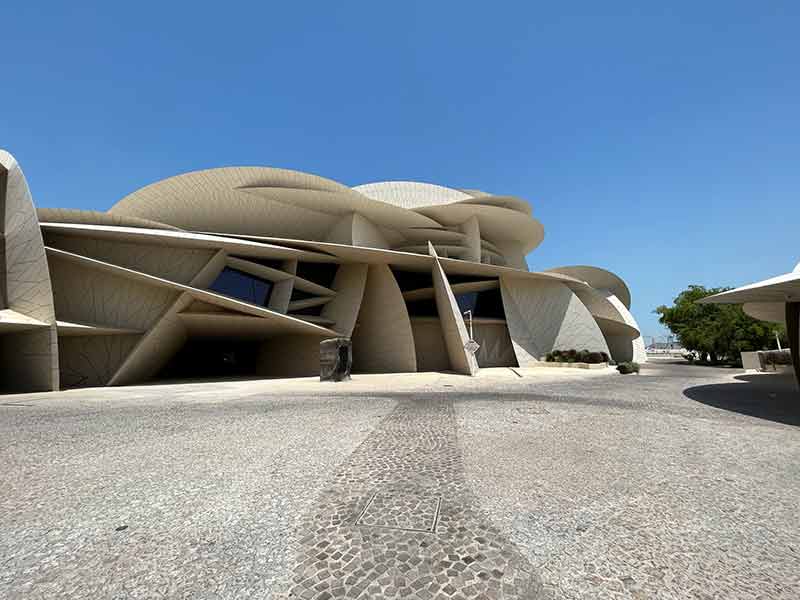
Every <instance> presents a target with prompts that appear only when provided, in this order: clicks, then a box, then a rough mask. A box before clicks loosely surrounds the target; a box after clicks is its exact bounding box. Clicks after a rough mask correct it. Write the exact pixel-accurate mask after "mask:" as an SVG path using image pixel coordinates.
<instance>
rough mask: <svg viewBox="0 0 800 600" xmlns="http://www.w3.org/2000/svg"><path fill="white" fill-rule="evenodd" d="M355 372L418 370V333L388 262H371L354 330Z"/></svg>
mask: <svg viewBox="0 0 800 600" xmlns="http://www.w3.org/2000/svg"><path fill="white" fill-rule="evenodd" d="M352 339H353V372H356V373H357V372H360V373H407V372H414V371H416V370H417V356H416V352H415V350H414V334H413V332H412V330H411V321H410V319H409V317H408V310H407V309H406V303H405V300H403V295H402V293H401V292H400V287H399V286H398V285H397V281H396V280H395V278H394V275H393V274H392V271H391V270H390V269H389V267H388V266H387V265H370V266H369V272H368V273H367V283H366V286H365V289H364V298H363V300H362V302H361V310H360V312H359V314H358V321H357V322H356V325H355V330H354V331H353V336H352Z"/></svg>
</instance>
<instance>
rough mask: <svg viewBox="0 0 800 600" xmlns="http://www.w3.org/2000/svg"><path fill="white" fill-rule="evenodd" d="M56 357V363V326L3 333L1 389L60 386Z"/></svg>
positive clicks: (36, 389) (30, 390) (40, 388)
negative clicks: (54, 367)
mask: <svg viewBox="0 0 800 600" xmlns="http://www.w3.org/2000/svg"><path fill="white" fill-rule="evenodd" d="M53 357H55V366H56V367H57V366H58V362H57V361H58V340H57V335H56V331H55V327H54V326H47V327H45V328H40V329H35V330H29V331H19V332H12V333H4V334H3V335H0V393H9V392H39V391H42V392H46V391H51V390H57V389H58V372H57V371H55V372H54V371H53V362H54V359H53ZM53 378H55V380H53Z"/></svg>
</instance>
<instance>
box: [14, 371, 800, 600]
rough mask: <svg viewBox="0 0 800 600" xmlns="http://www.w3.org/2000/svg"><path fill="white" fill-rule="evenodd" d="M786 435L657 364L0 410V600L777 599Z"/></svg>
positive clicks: (741, 391)
mask: <svg viewBox="0 0 800 600" xmlns="http://www.w3.org/2000/svg"><path fill="white" fill-rule="evenodd" d="M520 375H521V376H520ZM390 383H391V389H392V390H393V392H392V394H386V393H383V392H382V391H381V390H384V389H389V384H390ZM395 390H396V391H395ZM798 425H800V395H798V394H797V392H796V389H795V388H794V384H793V382H792V381H791V378H788V377H780V376H745V375H743V374H742V372H741V371H734V370H723V369H710V368H702V367H690V366H688V365H669V364H667V365H658V364H656V365H647V366H645V367H644V369H643V371H642V374H641V375H639V376H634V375H631V376H627V377H623V376H620V375H617V374H615V373H613V372H611V371H601V372H597V371H578V370H575V371H570V370H567V369H558V370H552V371H551V370H549V369H530V370H527V369H518V370H517V372H516V373H515V372H513V371H511V370H510V369H485V370H482V371H481V372H480V374H479V376H478V377H477V378H474V379H473V378H466V377H463V376H456V375H445V374H417V375H392V376H385V375H377V376H360V377H359V376H356V377H355V378H354V380H353V381H352V382H351V383H348V384H331V383H326V384H322V383H319V382H318V381H315V380H313V379H300V380H292V381H264V380H261V381H231V382H217V383H201V384H198V383H194V384H175V385H159V386H139V387H130V388H120V389H90V390H73V391H69V392H61V393H56V394H28V395H14V396H2V397H0V489H2V494H0V597H3V598H161V597H163V598H175V597H177V598H273V597H275V598H296V597H300V598H336V597H360V598H373V597H377V598H380V597H406V598H470V597H475V598H484V597H488V598H491V597H498V598H535V597H545V598H564V599H568V598H569V599H571V598H576V599H577V598H587V599H588V598H726V599H727V598H797V597H798V596H800V575H799V574H800V526H798V524H797V514H798V505H799V504H800V501H798V498H800V467H798V463H799V460H798V459H800V436H798V433H799V431H798ZM488 563H492V565H491V568H489V564H488ZM348 582H349V583H348ZM292 594H294V595H292ZM359 594H361V595H359Z"/></svg>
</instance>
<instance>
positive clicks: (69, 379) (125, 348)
mask: <svg viewBox="0 0 800 600" xmlns="http://www.w3.org/2000/svg"><path fill="white" fill-rule="evenodd" d="M141 337H142V336H141V335H103V336H70V337H62V338H61V340H60V343H59V348H58V349H59V363H60V365H61V369H60V370H61V387H63V388H72V387H87V386H91V387H95V386H102V385H106V384H107V383H108V382H109V380H110V379H111V377H112V376H113V375H114V373H116V372H117V370H118V369H119V367H120V365H121V364H122V362H123V361H124V360H125V358H126V357H127V356H128V355H129V354H130V353H131V351H132V350H133V348H134V346H136V344H137V343H138V342H139V340H140V339H141Z"/></svg>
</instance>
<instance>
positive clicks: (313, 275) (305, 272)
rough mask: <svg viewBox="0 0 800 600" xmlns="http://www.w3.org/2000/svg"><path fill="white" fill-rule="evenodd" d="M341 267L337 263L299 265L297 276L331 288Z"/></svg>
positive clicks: (304, 263)
mask: <svg viewBox="0 0 800 600" xmlns="http://www.w3.org/2000/svg"><path fill="white" fill-rule="evenodd" d="M338 269H339V265H337V264H335V263H310V262H300V263H297V276H298V277H300V278H302V279H307V280H308V281H313V282H314V283H317V284H319V285H321V286H324V287H326V288H329V287H331V284H332V283H333V278H334V277H336V271H337V270H338Z"/></svg>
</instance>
